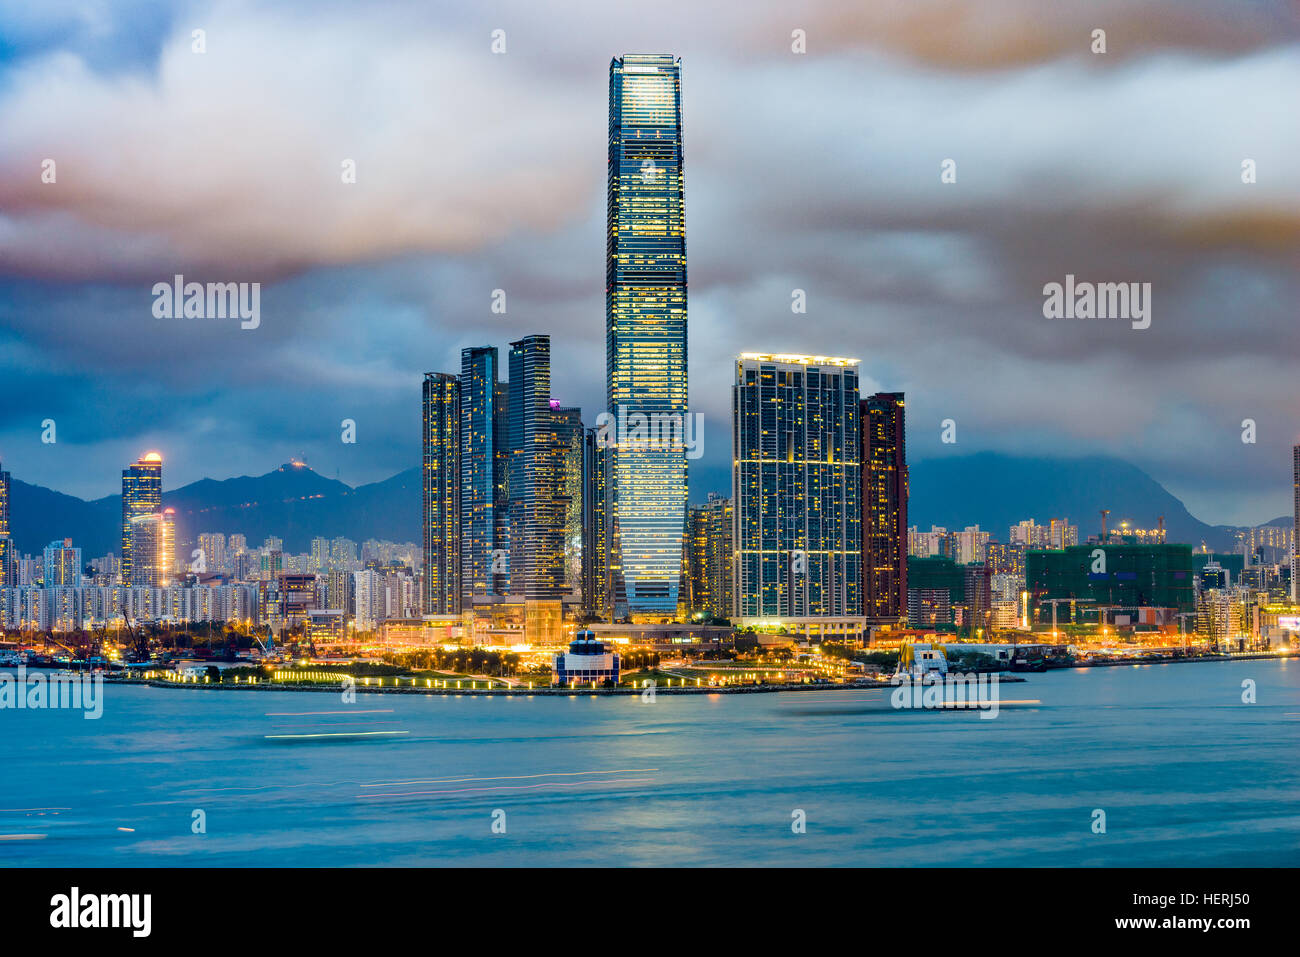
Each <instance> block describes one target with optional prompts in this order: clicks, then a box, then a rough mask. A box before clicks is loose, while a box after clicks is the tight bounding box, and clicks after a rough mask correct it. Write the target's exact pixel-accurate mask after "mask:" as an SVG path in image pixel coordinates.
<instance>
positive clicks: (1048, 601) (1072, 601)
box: [1039, 598, 1095, 638]
mask: <svg viewBox="0 0 1300 957" xmlns="http://www.w3.org/2000/svg"><path fill="white" fill-rule="evenodd" d="M1093 601H1095V599H1092V598H1042V599H1039V603H1040V604H1043V605H1051V606H1052V637H1053V638H1055V637H1056V606H1057V605H1064V604H1069V606H1070V621H1074V606H1075V605H1076V604H1091V603H1092V602H1093Z"/></svg>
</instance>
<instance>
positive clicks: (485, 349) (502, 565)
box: [460, 346, 510, 603]
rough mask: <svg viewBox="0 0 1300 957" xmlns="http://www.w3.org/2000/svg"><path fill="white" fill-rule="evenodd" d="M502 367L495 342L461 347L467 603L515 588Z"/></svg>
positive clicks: (462, 543) (463, 576) (463, 580)
mask: <svg viewBox="0 0 1300 957" xmlns="http://www.w3.org/2000/svg"><path fill="white" fill-rule="evenodd" d="M499 370H500V361H499V359H498V355H497V350H496V347H495V346H477V347H474V348H469V349H462V350H461V353H460V520H461V539H460V554H461V558H460V566H461V598H462V601H463V602H466V603H467V602H469V601H470V600H471V599H472V598H473V597H475V596H483V595H504V594H506V593H508V592H509V590H510V574H509V556H508V554H507V552H508V549H509V548H510V542H509V507H508V500H507V496H506V492H507V481H508V474H507V473H508V470H509V462H510V454H509V453H510V450H509V442H508V441H507V439H506V430H507V428H508V422H507V418H506V409H507V406H508V402H507V393H506V392H505V390H504V389H503V388H502V385H503V384H502V383H501V382H500V381H499ZM494 568H495V570H494Z"/></svg>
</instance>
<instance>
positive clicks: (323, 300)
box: [0, 0, 1300, 523]
mask: <svg viewBox="0 0 1300 957" xmlns="http://www.w3.org/2000/svg"><path fill="white" fill-rule="evenodd" d="M735 9H736V10H737V11H738V13H737V15H735V16H726V15H724V14H723V13H721V12H720V11H719V10H718V9H717V5H706V4H701V3H699V2H698V0H658V2H656V3H654V4H652V5H649V6H647V5H646V4H644V3H632V2H618V0H599V2H597V0H570V2H565V3H538V2H536V0H520V2H480V3H472V4H470V3H461V4H447V3H428V2H425V3H409V4H407V3H396V2H385V0H372V2H369V3H366V4H341V3H339V4H335V3H329V2H305V0H304V2H284V3H273V2H262V3H258V2H248V3H185V2H178V3H164V2H159V0H152V2H150V0H113V2H108V0H104V2H63V0H43V2H41V3H31V2H10V0H4V2H2V3H0V131H3V135H0V461H2V462H3V464H4V467H5V468H7V469H9V470H10V471H12V472H13V473H14V474H15V476H16V477H18V478H21V479H24V480H26V481H30V482H37V483H40V484H43V485H48V486H51V487H54V488H58V489H60V490H63V491H67V492H71V493H74V494H78V495H82V496H85V497H93V496H99V495H105V494H109V493H111V492H113V491H115V490H116V488H117V486H118V482H119V478H118V477H119V473H120V470H121V468H122V466H123V464H124V463H125V462H127V461H129V460H132V459H134V458H135V457H136V456H137V455H138V454H139V453H140V452H141V451H143V450H144V449H146V448H158V449H160V450H161V451H162V452H163V453H164V455H165V456H166V460H167V472H166V477H167V481H166V485H167V486H168V487H175V486H177V485H181V484H184V483H186V482H189V481H193V480H195V479H198V478H201V477H204V476H211V477H213V478H225V477H229V476H232V475H241V474H260V473H262V472H265V471H268V470H269V469H271V468H273V467H274V466H276V465H277V464H279V463H281V462H283V461H286V460H287V459H289V458H290V457H296V456H303V457H305V458H306V460H307V461H308V462H309V463H310V464H312V465H313V466H314V467H315V468H316V469H317V470H318V471H320V472H322V473H323V474H326V475H329V476H334V475H336V474H337V475H338V477H340V478H341V479H343V480H344V481H346V482H349V483H352V484H357V483H360V482H365V481H373V480H377V479H382V478H385V477H387V476H388V475H391V474H392V473H394V472H396V471H399V470H401V469H403V468H408V467H410V466H412V465H415V464H417V463H418V461H419V404H420V383H421V379H422V374H423V373H424V372H426V371H457V370H458V369H459V354H460V350H461V348H462V347H464V346H468V345H481V344H496V345H499V346H501V347H503V348H504V347H505V346H506V344H507V343H508V342H509V341H510V340H511V339H514V338H518V337H520V336H522V335H525V334H528V333H533V332H544V333H549V334H550V335H551V336H552V339H553V351H554V364H555V371H554V376H553V378H554V383H555V385H554V391H555V393H556V397H557V398H559V399H561V400H562V401H564V402H565V403H566V404H578V405H581V406H582V407H583V409H584V413H585V414H586V416H587V417H588V419H589V421H590V419H594V415H595V413H596V412H597V411H598V410H599V408H600V403H601V402H602V400H603V395H604V385H603V381H604V295H603V281H604V263H603V256H604V192H605V160H606V150H605V140H606V123H607V96H608V89H607V74H608V67H609V60H610V57H611V56H612V55H616V54H622V53H660V52H671V53H675V54H677V55H680V56H681V57H682V61H683V74H684V79H683V100H684V104H683V111H684V125H685V158H686V183H687V197H686V198H687V234H688V252H689V257H690V258H689V270H690V281H691V286H690V376H691V382H690V385H691V404H692V406H693V408H694V409H695V410H697V411H699V412H702V413H703V414H704V416H705V427H706V433H705V436H706V446H705V448H706V452H705V456H704V459H703V460H702V461H701V462H700V463H697V464H698V467H696V466H693V476H692V479H693V481H692V484H693V496H694V497H697V498H698V497H701V496H702V495H703V494H704V493H705V492H706V491H708V489H710V488H717V489H719V490H723V489H725V487H726V484H727V474H728V472H727V469H728V459H729V441H730V439H729V432H728V408H729V394H728V390H729V386H730V382H731V376H732V366H731V360H732V358H733V357H734V356H735V354H736V353H737V352H740V351H749V350H765V351H792V352H793V351H798V352H815V353H829V354H840V355H844V354H847V355H851V356H856V357H859V358H861V359H862V362H863V366H862V368H863V377H864V387H866V388H869V389H877V388H879V389H886V390H891V391H893V390H901V391H904V392H906V393H907V396H908V442H909V445H910V449H909V457H910V458H911V459H912V460H913V461H914V462H915V461H917V460H923V459H926V458H933V457H937V456H942V455H953V454H963V453H970V452H976V451H981V450H988V449H992V450H1001V451H1007V452H1013V453H1027V454H1053V455H1056V454H1066V453H1070V452H1078V453H1101V454H1110V455H1116V456H1119V457H1122V458H1125V459H1128V460H1130V461H1132V462H1134V463H1135V464H1137V465H1139V466H1141V467H1142V468H1144V469H1146V470H1147V471H1148V472H1150V473H1151V474H1152V475H1153V476H1154V477H1155V478H1156V479H1157V480H1158V481H1160V482H1162V483H1164V484H1165V485H1166V486H1167V487H1168V488H1170V490H1171V491H1173V492H1174V493H1175V494H1177V495H1179V496H1180V497H1182V498H1183V499H1184V501H1185V502H1186V503H1187V504H1188V506H1189V508H1191V510H1192V512H1193V513H1194V514H1196V515H1197V516H1198V517H1199V518H1202V519H1204V520H1206V521H1210V522H1225V523H1227V522H1231V523H1237V522H1240V523H1248V522H1251V523H1253V522H1259V521H1264V520H1266V519H1269V518H1272V517H1274V516H1276V515H1279V514H1283V513H1285V512H1287V511H1289V503H1290V475H1289V458H1290V457H1289V447H1290V446H1291V445H1292V444H1293V443H1294V442H1296V441H1300V422H1298V421H1297V412H1298V411H1300V390H1298V389H1297V384H1296V383H1297V373H1296V370H1297V360H1298V359H1300V355H1298V354H1297V353H1298V352H1300V347H1298V343H1300V338H1298V337H1297V335H1296V332H1295V329H1296V322H1297V304H1298V303H1300V278H1298V274H1297V267H1298V266H1300V179H1298V178H1297V175H1298V174H1297V170H1300V118H1298V116H1297V112H1296V101H1295V97H1296V91H1297V90H1300V14H1297V12H1296V8H1295V6H1294V5H1293V4H1291V3H1287V2H1283V0H1277V2H1263V0H1128V2H1105V0H1087V2H1084V0H1078V2H1075V0H1059V2H1054V3H1052V4H1044V3H1042V0H876V2H868V0H860V2H857V3H820V2H793V0H784V2H778V0H747V2H746V3H744V4H736V5H735ZM739 11H743V14H741V13H739ZM1096 29H1104V30H1105V34H1106V35H1105V41H1106V51H1107V52H1106V53H1105V54H1096V53H1093V52H1092V50H1091V47H1092V45H1093V38H1092V33H1093V31H1094V30H1096ZM194 30H203V31H204V41H205V47H206V52H203V53H196V52H194V50H193V31H194ZM494 30H502V31H504V38H505V53H504V54H498V53H494V52H493V50H492V43H493V40H492V34H493V31H494ZM796 30H802V31H804V34H805V35H806V50H807V52H806V53H803V54H797V53H794V52H792V49H791V45H792V40H791V37H792V32H793V31H796ZM47 159H53V160H54V161H55V171H56V179H55V182H53V183H48V182H43V181H42V163H43V161H45V160H47ZM347 159H350V160H353V161H355V164H356V170H357V177H356V179H357V181H356V182H355V183H350V184H345V183H343V182H342V177H341V175H340V170H341V164H342V162H343V161H344V160H347ZM947 159H952V160H954V161H955V163H956V182H955V183H943V182H941V177H940V172H941V164H942V163H943V161H944V160H947ZM1245 160H1252V161H1253V162H1254V168H1255V169H1256V171H1257V172H1256V177H1257V181H1256V182H1255V183H1251V184H1247V183H1243V181H1242V164H1243V161H1245ZM177 273H181V274H183V275H184V276H185V277H186V279H187V280H191V281H200V282H208V281H213V282H216V281H245V282H260V283H261V284H262V298H261V325H260V327H259V328H257V329H254V330H241V329H240V328H239V325H238V323H237V322H235V321H229V320H227V321H222V320H184V319H159V318H155V316H154V315H153V312H152V304H153V299H152V295H151V290H152V287H153V284H154V283H156V282H159V281H169V280H170V278H171V277H172V276H173V275H175V274H177ZM1067 273H1069V274H1074V275H1075V276H1077V277H1078V278H1079V280H1081V281H1083V280H1087V281H1093V282H1119V281H1125V282H1149V283H1151V286H1152V300H1153V301H1152V321H1151V326H1150V328H1148V329H1145V330H1135V329H1133V328H1131V326H1130V324H1129V323H1127V322H1123V321H1102V320H1092V321H1087V320H1049V319H1046V318H1044V316H1043V291H1042V290H1043V286H1044V285H1045V284H1046V283H1050V282H1060V281H1063V280H1064V277H1065V276H1066V274H1067ZM494 289H503V290H505V291H506V294H507V312H506V314H505V315H496V314H493V312H492V311H491V297H492V291H493V290H494ZM794 289H803V290H805V291H806V294H807V303H808V307H807V308H808V311H807V315H806V316H794V315H792V313H791V310H790V302H791V291H792V290H794ZM344 418H351V419H354V420H355V421H356V423H357V442H356V444H344V443H343V442H342V441H340V433H341V430H340V422H341V420H342V419H344ZM946 418H951V419H954V420H955V421H956V423H957V443H956V444H955V445H944V444H941V442H940V423H941V422H942V420H944V419H946ZM47 419H52V420H54V422H55V426H56V430H57V432H56V435H57V441H56V442H54V443H53V444H48V443H43V442H42V441H41V435H42V422H43V421H44V420H47ZM1244 419H1252V420H1254V422H1255V424H1256V425H1255V427H1256V433H1257V441H1256V443H1254V444H1245V443H1243V442H1242V440H1241V436H1242V421H1243V420H1244ZM1039 517H1040V518H1045V516H1039Z"/></svg>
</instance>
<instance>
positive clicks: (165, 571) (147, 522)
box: [78, 508, 176, 588]
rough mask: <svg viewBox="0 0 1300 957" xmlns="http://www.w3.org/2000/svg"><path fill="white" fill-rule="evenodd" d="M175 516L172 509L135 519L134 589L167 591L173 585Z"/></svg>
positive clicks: (133, 526) (139, 516)
mask: <svg viewBox="0 0 1300 957" xmlns="http://www.w3.org/2000/svg"><path fill="white" fill-rule="evenodd" d="M174 516H175V513H174V511H173V510H172V509H170V508H168V509H163V510H161V511H157V512H152V513H149V514H147V515H137V516H135V517H134V518H132V519H131V560H132V563H133V564H132V568H131V585H132V586H133V587H135V588H165V587H166V586H167V585H168V584H170V583H171V580H172V562H173V560H174V556H175V541H176V526H175V523H174ZM78 551H80V549H78Z"/></svg>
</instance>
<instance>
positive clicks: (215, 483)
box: [9, 452, 1290, 561]
mask: <svg viewBox="0 0 1300 957" xmlns="http://www.w3.org/2000/svg"><path fill="white" fill-rule="evenodd" d="M163 505H164V506H166V507H170V508H173V509H175V510H176V526H177V529H176V534H177V540H178V541H181V542H193V541H194V540H195V538H196V537H197V536H198V535H199V534H200V533H201V532H214V531H215V532H225V533H226V534H232V533H240V534H243V535H246V536H247V537H248V541H249V544H250V545H260V544H261V543H262V542H263V541H265V540H266V538H267V537H268V536H271V535H275V536H278V537H280V538H282V539H283V540H284V547H285V549H286V550H287V551H290V552H305V551H307V550H308V549H309V548H310V542H311V539H312V538H315V537H317V536H323V537H325V538H335V537H337V536H344V537H347V538H350V539H352V540H353V541H357V542H361V541H364V540H366V539H369V538H377V539H381V540H388V541H395V542H418V541H420V538H421V529H420V508H421V478H420V467H419V466H418V465H417V466H414V467H412V468H409V469H406V470H405V471H402V472H398V473H397V474H396V475H394V476H392V477H391V478H387V479H384V480H383V481H381V482H372V483H370V484H367V485H359V486H356V487H355V488H354V487H353V486H350V485H348V484H346V483H344V482H340V481H338V480H336V479H330V478H326V477H325V476H322V475H320V474H319V473H317V472H315V471H314V470H312V469H311V468H310V467H308V466H306V465H303V464H301V463H295V462H286V463H285V464H284V465H281V466H279V467H278V468H276V469H273V470H272V471H270V472H267V473H266V474H265V475H257V476H248V475H244V476H240V477H238V478H230V479H220V480H218V479H201V480H199V481H197V482H192V483H190V484H189V485H185V486H182V487H181V488H178V489H174V490H172V491H170V492H164V493H163ZM1102 508H1109V509H1110V510H1111V512H1110V519H1109V521H1110V527H1111V528H1114V527H1116V526H1117V525H1118V524H1119V523H1120V522H1121V521H1124V520H1128V521H1130V522H1132V523H1134V524H1135V525H1137V526H1139V527H1147V528H1153V527H1155V524H1156V518H1157V516H1160V515H1163V516H1164V517H1165V528H1166V529H1167V530H1168V534H1169V540H1170V541H1179V542H1188V543H1190V544H1192V545H1197V546H1199V545H1200V544H1201V543H1202V542H1204V543H1205V544H1206V545H1208V546H1209V547H1210V548H1211V549H1213V550H1216V551H1222V550H1227V549H1230V548H1231V547H1232V544H1233V541H1232V539H1233V535H1234V533H1235V532H1236V531H1237V528H1236V527H1235V526H1229V525H1208V524H1206V523H1204V522H1202V521H1200V520H1199V519H1197V518H1196V517H1195V516H1193V515H1192V514H1191V513H1190V512H1188V511H1187V509H1186V507H1184V505H1183V503H1182V502H1181V501H1179V500H1178V499H1177V498H1176V497H1175V496H1174V495H1172V494H1171V493H1170V492H1169V491H1167V490H1166V489H1165V488H1164V487H1163V486H1161V485H1160V483H1158V482H1157V481H1155V479H1153V478H1151V476H1149V475H1147V474H1146V473H1145V472H1143V471H1142V470H1141V469H1139V468H1137V467H1136V466H1134V465H1132V464H1131V463H1128V462H1125V461H1123V460H1121V459H1114V458H1105V457H1090V458H1078V459H1048V458H1033V457H1027V456H1010V455H1002V454H1000V453H995V452H980V453H976V454H973V455H964V456H954V457H952V458H938V459H927V460H923V461H920V462H917V463H914V464H913V465H912V466H911V496H910V501H909V506H908V520H909V524H911V525H916V526H918V527H920V528H923V529H928V528H929V527H930V526H931V525H940V526H943V527H945V528H948V529H949V530H953V529H957V530H960V529H962V528H965V527H966V526H968V525H979V526H980V528H981V529H983V530H985V531H988V532H990V533H991V534H992V535H993V537H994V538H995V539H997V540H1000V541H1005V540H1006V537H1007V530H1008V529H1009V528H1010V527H1011V526H1012V525H1014V524H1015V523H1017V522H1019V521H1021V520H1022V519H1026V518H1033V519H1035V520H1036V521H1038V522H1046V521H1048V520H1049V519H1051V518H1053V517H1056V518H1068V519H1069V520H1070V522H1071V524H1074V525H1078V526H1079V535H1080V537H1081V538H1083V539H1086V538H1087V536H1088V535H1090V534H1093V533H1094V532H1096V531H1097V529H1098V527H1099V526H1100V523H1101V517H1100V515H1099V510H1100V509H1102ZM9 514H10V529H11V532H12V534H13V537H14V542H15V545H16V546H17V549H18V551H20V552H26V553H31V554H35V553H37V552H39V551H40V549H42V548H43V547H44V546H45V545H46V544H48V543H49V542H50V541H52V540H54V539H62V538H65V537H69V538H71V539H72V540H73V542H74V544H76V545H78V546H79V547H80V548H81V549H82V556H83V558H85V559H86V560H87V561H89V560H90V559H91V558H97V557H99V556H101V555H106V554H108V553H109V552H117V551H119V550H120V548H121V531H120V527H119V526H120V523H121V515H122V504H121V497H120V496H118V495H109V496H105V497H104V498H99V499H95V500H93V501H90V502H87V501H85V500H83V499H80V498H77V497H75V496H72V495H66V494H64V493H62V492H57V491H54V490H52V489H48V488H44V487H43V486H39V485H31V484H29V483H27V482H23V481H21V480H20V479H17V478H14V479H13V480H12V488H11V492H10V508H9ZM1266 524H1270V525H1271V524H1282V525H1289V524H1290V519H1289V518H1286V517H1283V518H1280V519H1275V520H1273V521H1272V522H1268V523H1266Z"/></svg>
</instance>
